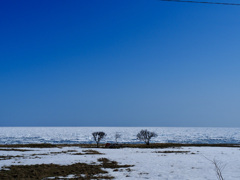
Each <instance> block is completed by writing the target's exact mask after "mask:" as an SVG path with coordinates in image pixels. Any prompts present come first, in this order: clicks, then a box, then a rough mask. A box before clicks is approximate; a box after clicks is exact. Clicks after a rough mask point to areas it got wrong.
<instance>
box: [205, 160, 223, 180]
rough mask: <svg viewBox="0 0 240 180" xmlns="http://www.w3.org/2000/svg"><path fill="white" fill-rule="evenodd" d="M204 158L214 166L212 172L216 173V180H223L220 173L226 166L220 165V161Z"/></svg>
mask: <svg viewBox="0 0 240 180" xmlns="http://www.w3.org/2000/svg"><path fill="white" fill-rule="evenodd" d="M204 157H205V156H204ZM205 158H206V159H207V160H209V161H210V162H211V163H212V164H213V165H214V167H215V168H214V171H215V172H216V176H217V178H218V180H224V178H223V175H222V171H223V169H224V168H225V167H226V164H224V163H222V162H221V161H218V160H216V159H215V158H214V159H213V160H211V159H208V158H207V157H205Z"/></svg>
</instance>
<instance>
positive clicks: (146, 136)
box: [137, 129, 158, 145]
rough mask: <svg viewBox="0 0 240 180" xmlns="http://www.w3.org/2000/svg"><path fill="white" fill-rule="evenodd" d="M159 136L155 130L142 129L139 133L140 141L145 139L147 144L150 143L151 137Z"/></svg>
mask: <svg viewBox="0 0 240 180" xmlns="http://www.w3.org/2000/svg"><path fill="white" fill-rule="evenodd" d="M157 136H158V135H157V134H156V133H155V132H150V131H148V130H147V129H145V130H141V131H140V132H139V133H138V134H137V139H138V140H140V141H144V142H145V144H146V145H149V144H150V140H151V138H153V137H157Z"/></svg>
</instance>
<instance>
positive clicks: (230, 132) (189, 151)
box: [0, 127, 240, 180]
mask: <svg viewBox="0 0 240 180" xmlns="http://www.w3.org/2000/svg"><path fill="white" fill-rule="evenodd" d="M141 129H148V130H149V131H154V132H156V133H157V134H158V137H157V138H153V139H152V142H157V143H196V144H203V143H206V144H207V143H209V144H240V128H194V127H193V128H191V127H190V128H177V127H176V128H174V127H172V128H170V127H0V144H29V143H51V144H77V143H86V144H93V143H94V141H93V139H92V132H95V131H104V132H105V133H106V134H107V137H106V138H105V139H104V140H103V141H101V142H102V143H106V142H110V143H111V142H114V135H115V133H116V132H118V133H120V134H121V138H119V140H118V141H119V142H120V143H133V144H134V143H139V141H138V140H137V139H136V134H137V133H138V132H139V131H140V130H141ZM5 149H6V150H4V148H1V151H0V157H1V156H12V157H13V156H15V157H14V158H10V159H4V158H2V159H1V158H0V168H1V169H2V168H4V167H5V166H11V165H33V164H43V163H44V164H50V163H54V164H60V165H70V164H74V163H88V164H90V163H93V162H95V163H96V164H98V163H99V162H98V161H97V159H99V158H108V159H109V160H112V161H117V162H118V163H119V164H123V165H125V164H128V165H134V166H133V167H131V168H130V169H131V171H129V170H127V169H124V168H123V169H120V170H119V171H114V170H113V169H106V170H107V171H108V172H109V175H112V176H114V177H115V178H116V179H153V180H158V179H159V180H205V179H206V180H215V179H217V176H216V173H215V171H214V165H213V163H212V162H211V161H210V160H214V159H215V160H217V161H218V162H219V164H220V165H225V168H224V169H223V170H222V173H223V177H224V178H225V180H239V179H240V147H234V148H233V147H231V148H230V147H182V148H179V149H178V148H164V149H142V148H141V149H139V148H121V149H102V148H96V149H94V148H93V150H97V151H99V152H100V153H103V154H92V155H91V154H88V155H87V154H84V155H74V154H73V153H76V152H79V153H82V152H83V151H84V150H86V148H79V147H73V146H72V147H63V148H16V149H26V150H31V151H9V149H8V150H7V148H5ZM64 151H65V152H67V153H62V152H64ZM164 151H165V152H164ZM171 151H177V152H176V153H174V152H171ZM178 151H185V152H178ZM54 152H56V153H54ZM16 156H17V157H16ZM0 179H1V178H0Z"/></svg>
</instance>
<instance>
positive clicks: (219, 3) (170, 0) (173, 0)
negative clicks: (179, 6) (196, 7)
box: [159, 0, 240, 6]
mask: <svg viewBox="0 0 240 180" xmlns="http://www.w3.org/2000/svg"><path fill="white" fill-rule="evenodd" d="M159 1H168V2H186V3H201V4H218V5H230V6H240V4H237V3H224V2H209V1H192V0H190V1H187V0H159Z"/></svg>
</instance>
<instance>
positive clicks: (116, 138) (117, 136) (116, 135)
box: [114, 132, 122, 144]
mask: <svg viewBox="0 0 240 180" xmlns="http://www.w3.org/2000/svg"><path fill="white" fill-rule="evenodd" d="M121 136H122V135H121V134H120V133H118V132H116V134H115V136H114V137H115V141H116V144H117V143H118V139H119V138H121Z"/></svg>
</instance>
